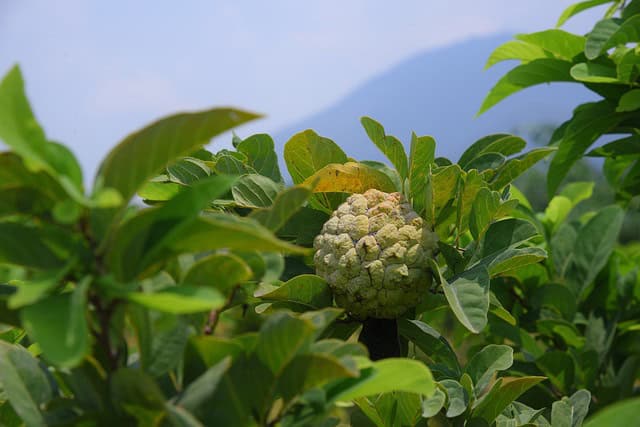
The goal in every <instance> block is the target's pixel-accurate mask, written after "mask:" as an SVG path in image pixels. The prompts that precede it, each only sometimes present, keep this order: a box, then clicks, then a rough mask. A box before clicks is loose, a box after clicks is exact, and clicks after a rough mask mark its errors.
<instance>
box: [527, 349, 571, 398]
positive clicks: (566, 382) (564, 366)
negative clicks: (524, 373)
mask: <svg viewBox="0 0 640 427" xmlns="http://www.w3.org/2000/svg"><path fill="white" fill-rule="evenodd" d="M536 366H538V368H539V369H540V371H542V373H543V374H545V375H546V376H547V377H548V378H549V381H551V383H552V384H553V385H554V386H555V387H557V388H558V389H559V390H560V391H562V392H563V393H566V392H568V391H569V390H570V389H571V387H573V385H574V380H575V362H574V361H573V358H572V357H571V356H570V355H569V354H568V353H565V352H564V351H559V350H553V351H548V352H546V353H544V354H543V355H542V356H540V357H539V358H538V359H536Z"/></svg>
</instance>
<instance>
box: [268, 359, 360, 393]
mask: <svg viewBox="0 0 640 427" xmlns="http://www.w3.org/2000/svg"><path fill="white" fill-rule="evenodd" d="M358 375H359V371H358V370H357V369H355V370H354V368H353V367H351V368H350V367H348V366H346V365H345V364H343V363H341V362H340V361H339V360H338V359H337V358H336V357H334V356H331V355H326V354H300V355H297V356H295V357H294V358H293V359H292V360H291V361H290V362H289V363H288V364H287V366H286V367H285V368H284V369H283V371H282V373H281V374H280V376H279V378H278V382H277V390H278V392H279V394H280V393H281V394H282V397H283V398H284V399H285V402H286V401H290V400H291V399H293V398H294V397H295V396H296V395H299V394H302V393H304V392H305V391H307V390H309V389H311V388H315V387H319V386H321V385H323V384H326V383H327V382H329V381H334V380H337V379H340V378H354V377H357V376H358Z"/></svg>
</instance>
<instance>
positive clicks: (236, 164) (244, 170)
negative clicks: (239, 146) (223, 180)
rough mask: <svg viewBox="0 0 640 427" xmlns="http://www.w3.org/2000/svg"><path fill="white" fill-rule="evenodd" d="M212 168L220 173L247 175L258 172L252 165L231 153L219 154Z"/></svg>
mask: <svg viewBox="0 0 640 427" xmlns="http://www.w3.org/2000/svg"><path fill="white" fill-rule="evenodd" d="M211 163H212V164H211V169H213V171H214V172H215V173H216V174H218V175H246V174H250V173H257V172H256V171H255V170H254V169H253V168H252V167H251V166H249V165H247V164H245V163H243V162H242V160H240V159H238V158H237V157H235V156H232V155H231V154H223V155H217V156H216V159H215V160H214V161H213V162H211Z"/></svg>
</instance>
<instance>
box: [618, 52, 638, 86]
mask: <svg viewBox="0 0 640 427" xmlns="http://www.w3.org/2000/svg"><path fill="white" fill-rule="evenodd" d="M639 65H640V55H638V53H637V52H636V50H635V49H629V51H628V52H627V53H625V54H624V55H623V56H622V58H620V60H619V61H618V65H617V70H616V71H617V76H618V80H620V81H622V82H625V83H631V82H632V81H634V80H635V79H636V77H637V76H638V66H639Z"/></svg>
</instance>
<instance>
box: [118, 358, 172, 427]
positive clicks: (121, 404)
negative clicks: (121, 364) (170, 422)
mask: <svg viewBox="0 0 640 427" xmlns="http://www.w3.org/2000/svg"><path fill="white" fill-rule="evenodd" d="M109 389H110V392H111V399H112V401H113V402H114V403H115V404H116V405H117V407H118V409H120V410H121V411H123V412H126V413H127V414H129V415H130V416H132V417H134V418H135V419H136V420H137V421H138V425H158V424H159V423H160V421H161V420H162V418H163V417H164V415H165V414H164V411H165V398H164V395H163V394H162V391H161V390H160V388H159V387H158V385H157V384H156V383H155V382H154V381H153V379H152V378H151V377H150V376H149V375H147V374H145V373H144V372H143V371H141V370H138V369H131V368H120V369H118V370H117V371H116V372H115V373H114V374H113V375H112V376H111V378H110V384H109Z"/></svg>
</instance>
